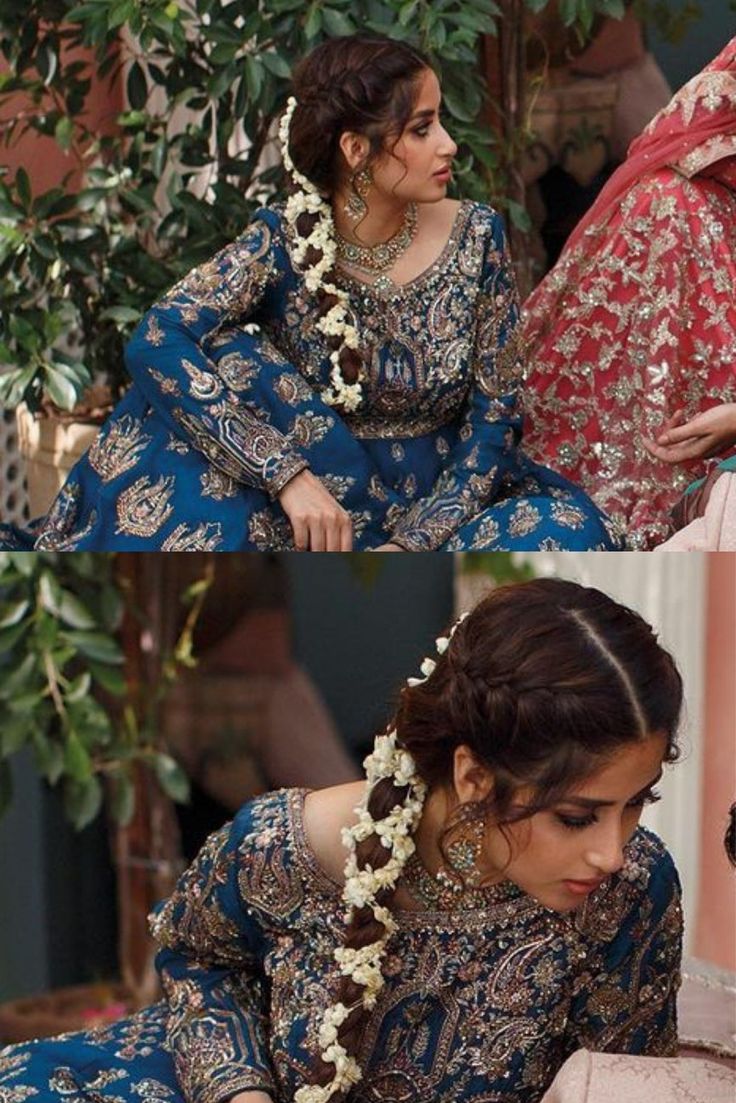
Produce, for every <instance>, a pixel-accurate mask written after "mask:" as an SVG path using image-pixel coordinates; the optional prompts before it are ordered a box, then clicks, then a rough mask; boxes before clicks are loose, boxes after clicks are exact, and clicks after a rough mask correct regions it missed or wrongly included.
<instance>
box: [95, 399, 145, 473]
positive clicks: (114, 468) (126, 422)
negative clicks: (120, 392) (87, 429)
mask: <svg viewBox="0 0 736 1103" xmlns="http://www.w3.org/2000/svg"><path fill="white" fill-rule="evenodd" d="M152 440H153V437H151V436H147V435H146V434H145V433H144V432H143V422H142V421H138V420H137V419H136V418H134V417H131V415H130V414H124V415H123V416H122V417H121V418H119V419H118V420H117V421H114V422H113V423H112V425H111V426H110V429H109V431H107V432H105V430H104V429H103V430H102V432H101V433H99V434H98V436H97V437H96V439H95V441H94V443H93V445H92V447H91V448H90V449H89V451H88V453H87V458H88V460H89V462H90V465H91V466H92V468H93V469H94V470H95V471H96V472H97V474H98V475H99V476H100V478H101V479H102V481H103V482H104V483H108V482H110V480H111V479H115V478H117V476H118V475H122V474H123V473H124V472H125V471H130V470H131V468H133V467H135V466H136V464H137V463H138V460H139V459H140V457H141V455H142V454H143V452H145V450H146V448H147V447H148V445H149V444H150V443H151V441H152Z"/></svg>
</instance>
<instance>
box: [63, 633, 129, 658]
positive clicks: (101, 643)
mask: <svg viewBox="0 0 736 1103" xmlns="http://www.w3.org/2000/svg"><path fill="white" fill-rule="evenodd" d="M61 636H62V639H63V640H65V641H66V642H68V643H70V644H72V645H73V646H74V647H76V648H77V650H78V651H81V653H82V654H83V655H86V656H87V658H88V659H96V660H97V662H100V663H109V664H111V665H119V664H120V663H122V662H123V659H124V656H123V653H122V651H121V650H120V647H119V645H118V644H117V643H116V641H115V640H114V639H112V638H111V637H110V636H106V635H104V634H103V633H102V632H69V631H65V632H62V634H61Z"/></svg>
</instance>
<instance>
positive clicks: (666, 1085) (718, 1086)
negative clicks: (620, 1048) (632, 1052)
mask: <svg viewBox="0 0 736 1103" xmlns="http://www.w3.org/2000/svg"><path fill="white" fill-rule="evenodd" d="M735 1097H736V1073H734V1072H733V1071H732V1070H731V1069H728V1068H724V1067H723V1066H722V1065H718V1064H716V1063H715V1062H714V1061H703V1060H700V1059H696V1058H690V1057H629V1056H627V1055H626V1054H619V1053H589V1052H588V1050H585V1049H580V1050H578V1051H577V1053H573V1055H572V1057H570V1058H569V1059H568V1060H567V1061H566V1062H565V1064H564V1065H563V1066H562V1068H561V1069H560V1071H559V1072H558V1074H557V1076H556V1077H555V1079H554V1082H553V1084H552V1086H551V1087H550V1088H549V1090H548V1091H547V1092H546V1093H545V1095H544V1097H543V1099H542V1101H541V1103H614V1101H616V1103H618V1101H619V1100H621V1101H625V1103H733V1100H734V1098H735Z"/></svg>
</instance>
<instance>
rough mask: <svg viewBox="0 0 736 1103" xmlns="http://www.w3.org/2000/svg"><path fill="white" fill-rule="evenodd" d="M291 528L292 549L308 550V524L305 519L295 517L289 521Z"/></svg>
mask: <svg viewBox="0 0 736 1103" xmlns="http://www.w3.org/2000/svg"><path fill="white" fill-rule="evenodd" d="M291 528H292V531H293V533H294V550H295V551H309V526H308V525H307V523H306V521H304V520H303V519H301V518H298V519H295V520H293V521H292V522H291Z"/></svg>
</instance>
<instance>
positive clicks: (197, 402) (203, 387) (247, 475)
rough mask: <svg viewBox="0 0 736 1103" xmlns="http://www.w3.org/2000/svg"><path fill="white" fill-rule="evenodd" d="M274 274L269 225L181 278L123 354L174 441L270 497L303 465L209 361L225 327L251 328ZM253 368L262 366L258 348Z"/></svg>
mask: <svg viewBox="0 0 736 1103" xmlns="http://www.w3.org/2000/svg"><path fill="white" fill-rule="evenodd" d="M278 277H279V271H278V265H277V257H276V255H275V253H274V250H273V249H272V247H271V235H270V232H269V229H268V227H267V226H266V224H265V223H263V222H261V221H258V220H256V221H254V222H253V223H252V224H251V226H249V227H248V229H247V230H246V231H245V233H244V234H242V235H241V237H239V238H238V239H237V240H236V241H234V242H233V243H232V244H230V245H228V246H226V247H225V248H224V249H222V250H221V251H220V252H219V253H217V254H216V256H214V257H213V258H212V259H211V260H209V261H207V262H206V263H204V264H202V265H200V266H199V267H198V268H195V269H194V270H193V271H192V272H190V273H189V274H188V275H187V276H185V277H184V279H182V280H180V281H179V283H178V284H176V285H175V286H174V287H173V288H172V289H171V291H169V292H168V294H167V295H166V296H164V298H163V299H162V300H161V301H160V302H159V303H157V304H156V305H155V306H154V307H152V308H151V310H150V311H148V313H147V314H146V315H145V317H144V318H143V320H142V322H141V323H140V325H139V326H138V328H137V330H136V331H135V333H134V334H133V337H132V338H131V340H130V342H129V343H128V346H127V348H126V352H125V362H126V366H127V368H128V371H129V372H130V375H131V376H132V378H133V379H134V381H135V383H136V384H137V385H138V387H139V388H140V389H141V391H142V392H143V393H144V394H145V396H146V398H147V400H148V401H149V402H150V404H151V406H153V407H154V409H155V410H156V411H157V413H158V414H159V415H160V416H162V417H163V418H164V419H165V421H166V422H167V424H168V425H169V428H170V429H172V430H173V432H174V433H175V434H176V435H177V436H178V437H183V438H184V439H185V440H186V441H188V442H189V443H190V444H192V445H194V447H195V448H197V449H198V450H199V451H201V452H203V453H204V454H205V455H206V456H207V458H208V459H209V460H210V462H211V463H213V464H214V465H215V466H216V467H219V468H220V469H221V470H222V471H224V472H225V474H227V475H229V476H230V477H231V478H234V479H236V480H237V481H238V482H243V483H245V484H246V485H248V486H255V487H257V488H258V489H261V490H266V491H267V492H268V493H269V494H270V495H271V496H272V497H275V496H276V495H277V494H278V492H279V491H280V490H281V489H282V487H283V486H285V485H286V483H287V482H288V481H289V479H291V478H292V477H293V476H294V475H295V474H297V473H298V472H299V471H301V470H302V469H303V468H305V467H306V466H307V465H308V464H307V461H306V460H305V459H304V458H303V457H302V456H300V454H299V452H298V450H297V449H295V448H294V447H293V445H292V444H291V442H290V441H289V440H288V439H287V437H286V436H285V435H284V434H282V433H279V432H278V430H276V429H275V428H273V426H270V425H269V424H267V423H266V422H264V421H263V420H262V419H260V418H258V417H257V416H256V415H254V414H253V412H252V411H251V410H249V409H248V406H247V404H245V403H242V402H237V401H236V400H235V398H234V396H233V395H232V393H231V391H230V390H229V388H228V387H227V386H226V384H225V383H224V382H223V380H222V379H221V378H220V377H219V375H218V373H217V371H216V369H215V366H214V364H213V363H212V360H211V359H210V357H209V355H208V350H209V347H210V345H211V343H212V341H213V340H215V338H216V337H217V334H218V333H219V332H220V331H221V330H222V329H223V328H224V327H226V326H233V325H236V324H239V325H244V326H248V325H250V324H252V323H253V319H254V317H255V314H256V313H257V311H258V308H259V306H260V305H261V302H262V300H263V296H264V293H265V291H266V289H267V287H268V286H269V284H270V283H272V282H273V281H274V280H275V279H278ZM249 351H250V355H251V357H252V363H253V364H254V365H255V366H256V367H257V366H259V364H260V353H259V348H258V342H257V341H253V342H251V346H250V350H249Z"/></svg>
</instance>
